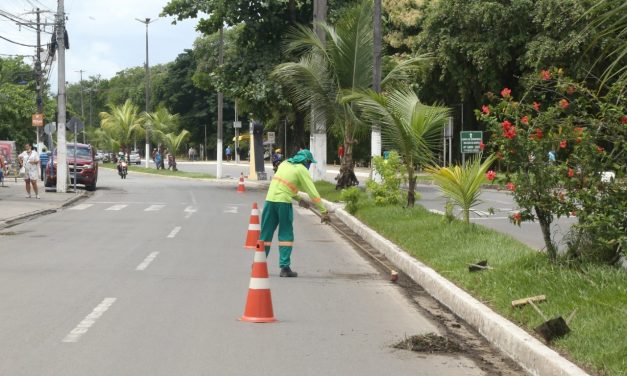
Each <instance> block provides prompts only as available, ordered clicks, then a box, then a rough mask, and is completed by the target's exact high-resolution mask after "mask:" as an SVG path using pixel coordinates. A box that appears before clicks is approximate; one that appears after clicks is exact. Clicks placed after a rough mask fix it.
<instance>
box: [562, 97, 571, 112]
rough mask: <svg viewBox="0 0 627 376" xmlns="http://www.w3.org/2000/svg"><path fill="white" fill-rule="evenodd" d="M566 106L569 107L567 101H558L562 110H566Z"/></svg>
mask: <svg viewBox="0 0 627 376" xmlns="http://www.w3.org/2000/svg"><path fill="white" fill-rule="evenodd" d="M568 106H570V103H568V99H562V100H560V107H561V108H563V109H564V110H565V109H567V108H568Z"/></svg>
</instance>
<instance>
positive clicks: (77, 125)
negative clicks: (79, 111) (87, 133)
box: [65, 117, 85, 133]
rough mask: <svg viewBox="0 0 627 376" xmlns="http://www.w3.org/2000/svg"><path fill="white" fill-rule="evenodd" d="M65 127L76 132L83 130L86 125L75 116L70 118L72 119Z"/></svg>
mask: <svg viewBox="0 0 627 376" xmlns="http://www.w3.org/2000/svg"><path fill="white" fill-rule="evenodd" d="M65 127H66V128H67V130H68V131H70V132H72V133H76V132H80V131H82V130H83V128H84V127H85V125H84V124H83V122H82V121H81V120H80V119H79V118H77V117H73V118H71V119H70V121H68V122H67V124H66V125H65Z"/></svg>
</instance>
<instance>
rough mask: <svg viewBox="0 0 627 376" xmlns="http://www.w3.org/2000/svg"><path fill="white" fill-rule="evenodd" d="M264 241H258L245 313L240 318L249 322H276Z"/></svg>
mask: <svg viewBox="0 0 627 376" xmlns="http://www.w3.org/2000/svg"><path fill="white" fill-rule="evenodd" d="M265 248H266V247H265V245H264V242H263V241H261V240H260V241H258V242H257V247H256V249H255V259H254V262H253V271H252V275H251V277H250V284H249V285H248V298H247V299H246V308H245V309H244V315H243V316H242V317H241V318H240V320H242V321H248V322H275V321H277V320H276V319H275V318H274V312H273V311H272V294H271V293H270V279H269V278H268V264H267V263H266V250H265Z"/></svg>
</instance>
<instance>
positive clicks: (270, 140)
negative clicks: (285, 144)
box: [268, 132, 276, 144]
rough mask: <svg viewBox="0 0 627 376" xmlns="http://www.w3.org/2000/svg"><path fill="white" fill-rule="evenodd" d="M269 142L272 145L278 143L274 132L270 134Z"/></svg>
mask: <svg viewBox="0 0 627 376" xmlns="http://www.w3.org/2000/svg"><path fill="white" fill-rule="evenodd" d="M268 142H269V143H271V144H274V143H275V142H276V139H275V137H274V132H268Z"/></svg>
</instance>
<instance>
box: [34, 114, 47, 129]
mask: <svg viewBox="0 0 627 376" xmlns="http://www.w3.org/2000/svg"><path fill="white" fill-rule="evenodd" d="M43 126H44V114H33V127H43Z"/></svg>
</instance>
